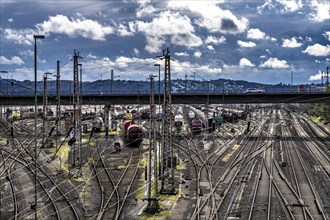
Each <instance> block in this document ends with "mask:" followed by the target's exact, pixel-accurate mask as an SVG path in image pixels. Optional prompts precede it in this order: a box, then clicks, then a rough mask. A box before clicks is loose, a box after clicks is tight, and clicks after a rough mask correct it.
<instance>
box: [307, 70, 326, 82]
mask: <svg viewBox="0 0 330 220" xmlns="http://www.w3.org/2000/svg"><path fill="white" fill-rule="evenodd" d="M322 75H323V77H325V76H326V75H325V74H324V73H323V72H322V71H319V72H318V73H316V74H314V75H311V76H309V79H308V80H309V81H320V80H321V79H322Z"/></svg>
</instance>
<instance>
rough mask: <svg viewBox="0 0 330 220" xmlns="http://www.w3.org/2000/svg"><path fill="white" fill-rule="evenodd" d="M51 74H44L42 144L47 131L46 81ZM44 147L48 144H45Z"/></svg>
mask: <svg viewBox="0 0 330 220" xmlns="http://www.w3.org/2000/svg"><path fill="white" fill-rule="evenodd" d="M50 74H52V73H45V74H44V94H43V99H42V100H43V106H42V107H43V108H42V111H43V112H42V116H43V117H42V143H45V138H46V136H47V132H48V129H49V124H48V120H47V108H48V84H47V79H48V75H50ZM45 144H46V146H47V145H48V143H45Z"/></svg>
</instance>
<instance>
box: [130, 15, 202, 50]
mask: <svg viewBox="0 0 330 220" xmlns="http://www.w3.org/2000/svg"><path fill="white" fill-rule="evenodd" d="M135 28H136V29H137V30H138V31H140V32H143V33H144V34H145V35H146V39H147V45H146V46H145V49H146V50H147V51H148V52H150V53H156V52H159V51H160V50H161V47H162V46H163V45H164V44H165V42H166V38H167V37H170V40H171V43H173V44H174V45H180V46H186V47H188V48H190V47H196V46H200V45H202V43H203V42H202V40H201V38H200V37H198V36H196V35H195V34H194V32H195V29H194V27H193V26H192V24H191V21H190V18H188V17H187V16H181V15H180V14H179V13H171V12H169V11H166V12H162V13H161V14H160V16H159V17H158V18H154V19H153V20H152V21H151V22H143V21H137V22H136V23H135Z"/></svg>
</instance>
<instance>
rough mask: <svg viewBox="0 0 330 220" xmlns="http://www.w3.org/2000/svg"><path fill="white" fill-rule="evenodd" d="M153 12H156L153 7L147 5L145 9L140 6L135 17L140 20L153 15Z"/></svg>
mask: <svg viewBox="0 0 330 220" xmlns="http://www.w3.org/2000/svg"><path fill="white" fill-rule="evenodd" d="M155 11H156V9H155V8H154V7H153V6H151V5H148V6H146V7H144V6H140V7H139V8H138V9H137V12H136V17H138V18H141V17H143V16H147V15H150V14H152V13H154V12H155Z"/></svg>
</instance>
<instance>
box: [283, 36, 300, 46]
mask: <svg viewBox="0 0 330 220" xmlns="http://www.w3.org/2000/svg"><path fill="white" fill-rule="evenodd" d="M302 45H303V44H302V43H300V42H297V40H296V38H294V37H293V38H291V39H284V40H283V43H282V47H290V48H295V47H301V46H302Z"/></svg>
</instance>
